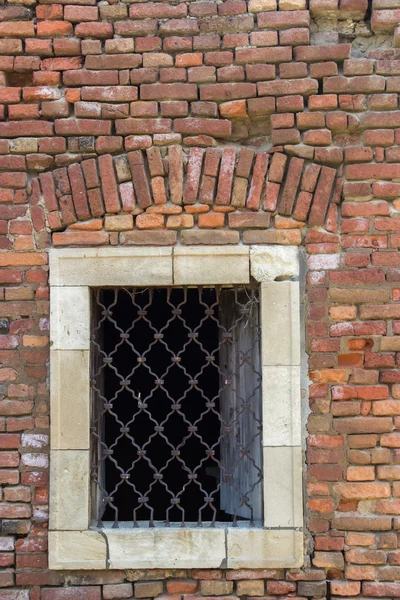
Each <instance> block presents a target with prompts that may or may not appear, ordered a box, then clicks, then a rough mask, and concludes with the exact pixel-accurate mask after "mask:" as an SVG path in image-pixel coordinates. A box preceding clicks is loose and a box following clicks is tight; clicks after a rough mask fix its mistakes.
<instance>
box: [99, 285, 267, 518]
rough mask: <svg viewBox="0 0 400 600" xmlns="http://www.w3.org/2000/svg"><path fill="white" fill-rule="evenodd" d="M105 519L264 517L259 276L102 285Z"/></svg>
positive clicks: (101, 463)
mask: <svg viewBox="0 0 400 600" xmlns="http://www.w3.org/2000/svg"><path fill="white" fill-rule="evenodd" d="M92 307H93V310H92V314H93V315H94V324H93V327H92V343H91V350H92V357H93V358H92V364H93V366H92V376H91V382H92V383H91V388H92V391H93V394H92V396H93V406H92V430H91V431H92V440H91V441H92V451H93V453H92V466H91V475H92V480H93V481H94V483H95V490H94V493H95V494H96V500H97V501H96V502H95V503H94V505H93V509H94V514H93V518H94V519H95V520H96V521H97V523H98V525H99V526H103V522H104V521H112V522H113V524H114V526H115V527H118V526H119V522H120V521H123V522H124V521H131V522H133V525H134V526H138V525H142V526H150V527H154V526H155V525H156V526H159V527H162V526H171V525H173V524H174V523H176V524H178V525H181V526H185V525H189V526H190V525H192V526H193V525H203V524H209V525H211V526H215V525H216V524H217V523H218V522H226V523H232V524H235V525H236V524H238V522H243V521H244V522H247V523H248V525H249V526H262V479H263V471H262V437H261V436H262V416H261V363H260V342H261V335H260V326H259V294H258V286H257V287H250V286H231V287H225V288H224V287H221V286H218V287H148V288H133V289H132V288H130V289H129V288H118V287H117V288H97V289H96V290H94V291H93V294H92Z"/></svg>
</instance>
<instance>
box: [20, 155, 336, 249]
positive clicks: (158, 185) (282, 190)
mask: <svg viewBox="0 0 400 600" xmlns="http://www.w3.org/2000/svg"><path fill="white" fill-rule="evenodd" d="M340 193H341V178H340V177H337V170H336V169H333V168H331V167H327V166H321V165H317V164H315V163H312V162H308V161H306V160H305V159H303V158H299V157H296V156H292V157H289V156H287V155H286V154H285V153H283V152H281V151H279V150H278V151H269V152H258V153H256V152H254V151H253V150H251V149H249V148H245V147H242V148H240V149H236V148H230V147H227V148H224V149H222V150H221V149H216V148H207V149H202V148H199V147H194V148H191V149H190V150H188V151H187V152H185V151H184V150H183V149H182V148H181V146H170V147H168V148H166V149H163V150H162V151H160V149H159V148H157V147H155V146H152V147H151V148H149V149H147V150H146V151H145V152H143V151H141V150H136V151H133V152H128V153H127V154H121V155H118V156H115V157H113V156H111V155H110V154H105V155H103V156H100V157H98V158H90V159H87V160H83V161H82V162H81V163H80V164H77V163H75V164H72V165H70V166H69V167H64V168H59V169H55V170H53V171H48V172H45V173H41V174H40V175H39V176H38V178H36V179H34V180H33V185H32V195H31V205H32V208H33V210H35V207H36V209H37V210H40V204H43V205H44V206H45V208H46V213H47V215H46V216H47V224H48V227H49V228H50V229H51V230H52V231H60V230H63V229H65V228H66V227H69V231H71V230H72V231H74V230H75V231H76V230H77V229H80V228H81V227H80V225H79V222H85V221H88V220H93V219H97V220H98V221H97V222H96V223H92V224H89V228H90V226H92V227H93V228H95V229H96V230H99V229H102V223H101V221H100V219H101V218H103V217H104V216H105V217H106V223H105V226H106V229H108V230H111V231H112V230H115V231H121V230H123V231H126V230H130V229H133V228H135V229H139V230H143V229H162V228H164V227H167V228H168V229H190V228H192V227H194V226H195V225H198V227H199V228H207V229H218V228H222V227H224V226H225V225H228V226H229V228H230V229H232V230H241V229H254V228H256V229H268V228H270V227H271V226H272V225H274V226H275V228H277V229H281V230H282V229H287V228H288V229H291V234H292V235H289V232H287V239H288V242H287V243H296V240H297V238H299V239H300V237H299V236H298V235H297V233H298V232H296V227H298V228H299V229H301V228H302V227H303V226H304V225H306V224H308V225H309V226H325V227H326V228H327V229H331V230H332V229H334V228H335V221H336V208H335V205H336V204H338V203H339V202H340ZM42 198H43V200H44V203H42V202H41V199H42ZM330 207H331V208H330ZM116 216H118V218H115V217H116ZM82 225H83V223H82ZM83 227H85V225H83ZM69 231H67V232H65V233H62V234H56V236H55V238H54V241H55V244H56V245H59V244H61V245H64V244H66V245H67V244H71V243H72V244H73V243H74V237H73V235H72V236H71V235H69ZM96 237H97V238H98V243H104V242H102V237H101V235H97V236H94V235H93V236H92V238H93V240H95V239H96ZM63 240H64V241H63Z"/></svg>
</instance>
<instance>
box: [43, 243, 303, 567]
mask: <svg viewBox="0 0 400 600" xmlns="http://www.w3.org/2000/svg"><path fill="white" fill-rule="evenodd" d="M251 276H252V277H253V278H254V279H255V280H256V281H258V282H259V283H260V292H261V293H260V295H261V306H260V314H261V322H262V338H261V340H262V348H261V356H262V373H263V383H262V402H263V406H262V414H263V457H264V467H263V469H264V492H263V508H264V528H259V529H257V528H249V527H245V526H242V527H240V526H239V527H229V526H226V527H225V526H224V527H215V528H211V527H201V528H197V527H196V528H180V527H179V528H178V527H176V528H175V527H169V528H133V527H130V528H120V529H112V528H108V527H105V528H104V529H101V530H99V529H96V528H91V514H90V512H91V511H90V504H91V485H90V477H89V464H90V439H89V437H90V432H89V428H90V409H91V394H90V382H89V364H90V360H89V347H90V339H89V338H90V323H91V314H90V288H91V287H102V286H124V287H127V286H135V285H136V286H147V285H152V286H168V285H176V286H179V285H219V284H220V285H221V284H246V283H249V281H250V277H251ZM50 288H51V296H50V298H51V299H50V310H51V319H50V323H51V350H50V365H51V368H50V414H51V444H50V531H49V566H50V569H106V568H108V569H130V568H136V569H137V568H161V569H162V568H165V569H169V568H187V569H191V568H223V567H224V568H229V569H234V568H283V567H286V568H299V567H301V566H302V564H303V506H302V496H303V494H302V443H301V402H300V398H301V383H300V377H301V367H300V365H301V358H302V356H301V337H302V336H301V326H300V301H299V297H300V293H299V290H300V284H299V249H298V247H296V246H262V245H257V246H208V247H183V246H177V247H130V248H120V247H115V248H113V247H103V248H68V249H51V250H50ZM268 340H272V341H273V343H272V344H270V343H268Z"/></svg>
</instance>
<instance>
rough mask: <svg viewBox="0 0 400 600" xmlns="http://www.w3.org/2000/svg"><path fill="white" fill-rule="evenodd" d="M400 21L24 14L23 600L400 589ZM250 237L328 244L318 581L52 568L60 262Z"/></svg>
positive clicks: (78, 11) (11, 384)
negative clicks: (52, 328) (53, 289)
mask: <svg viewBox="0 0 400 600" xmlns="http://www.w3.org/2000/svg"><path fill="white" fill-rule="evenodd" d="M278 9H279V10H278ZM370 13H371V14H370ZM399 22H400V2H396V0H395V1H394V2H390V1H388V2H385V1H384V0H383V1H382V0H377V1H376V6H373V7H372V12H371V7H369V6H368V3H367V1H366V0H340V6H339V5H338V0H310V5H309V6H306V4H305V1H304V0H279V7H277V6H276V2H275V0H248V2H247V1H245V0H226V1H225V2H221V3H216V2H213V1H210V2H187V3H186V2H181V3H176V4H174V3H172V2H171V3H168V2H164V3H162V2H156V3H152V2H144V3H131V4H129V3H124V2H118V0H117V1H115V0H109V3H108V4H107V2H104V3H101V4H99V5H96V2H95V0H76V3H75V4H70V5H68V1H67V0H65V3H60V1H59V0H58V1H57V0H55V1H54V2H53V1H52V0H43V2H40V3H38V4H36V3H35V1H34V0H22V1H21V2H19V3H18V4H17V3H13V4H12V3H11V2H10V3H9V4H8V5H4V6H1V7H0V85H1V87H0V101H1V105H0V119H1V120H0V285H1V286H2V287H1V288H0V294H1V296H0V297H1V299H2V302H1V304H0V394H1V397H0V449H1V450H0V484H1V487H0V523H1V530H0V599H1V600H17V599H18V600H28V599H29V600H100V599H101V598H103V600H107V599H112V598H114V599H117V598H131V597H136V598H153V597H156V596H160V595H163V596H165V595H169V596H170V597H172V598H175V599H176V598H177V597H178V596H184V595H186V594H195V595H197V596H199V595H200V596H203V597H205V598H209V597H211V596H214V595H216V596H224V597H227V596H228V597H232V596H239V597H244V598H247V597H250V598H253V597H259V596H265V597H266V598H268V599H269V600H275V599H277V598H282V599H284V598H288V597H296V598H302V599H303V598H314V597H315V598H319V597H324V596H327V597H331V598H335V597H336V598H339V597H343V596H351V597H353V596H358V597H361V596H362V597H368V598H373V597H382V596H383V597H385V598H389V597H393V598H395V597H398V596H400V583H398V582H397V581H398V580H400V543H399V540H400V536H399V534H398V531H399V530H400V518H399V517H400V367H399V364H400V335H399V334H400V255H399V252H398V248H399V246H400V183H399V181H400V151H399V147H398V142H399V140H400V110H399V99H398V91H400V49H396V46H400V34H399V32H398V30H396V27H397V24H398V23H399ZM371 27H372V30H371ZM310 30H311V31H312V32H313V34H312V36H311V38H310ZM393 32H394V35H393ZM357 36H358V37H357ZM310 40H311V41H310ZM397 211H399V212H397ZM397 215H399V216H397ZM240 242H241V243H244V244H249V243H252V244H257V243H278V244H296V245H304V246H305V249H306V252H307V261H308V262H307V265H308V270H307V274H306V277H307V334H308V340H307V351H308V353H309V366H310V379H311V386H310V400H309V403H310V416H309V420H308V432H309V437H308V444H307V454H306V461H307V473H306V479H307V486H306V489H307V498H306V506H307V515H306V516H307V532H306V541H307V544H306V550H305V567H304V568H303V569H301V570H300V571H285V570H283V569H269V570H261V571H260V570H258V571H222V570H215V571H209V570H195V571H192V572H187V571H181V570H176V571H146V572H145V571H140V572H139V571H127V572H112V571H111V572H85V573H83V572H81V573H79V572H78V573H77V572H54V571H53V572H50V571H48V570H47V554H46V549H47V545H46V529H47V514H48V512H47V508H48V507H47V503H48V442H49V430H48V425H49V390H48V380H47V376H48V358H49V353H48V343H49V337H48V329H49V319H48V310H49V290H48V260H47V250H48V248H49V247H50V246H51V245H55V246H74V245H75V246H76V245H104V244H113V245H117V244H137V245H140V244H162V245H171V244H176V243H181V244H219V243H232V244H237V243H240ZM398 546H399V549H398Z"/></svg>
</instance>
